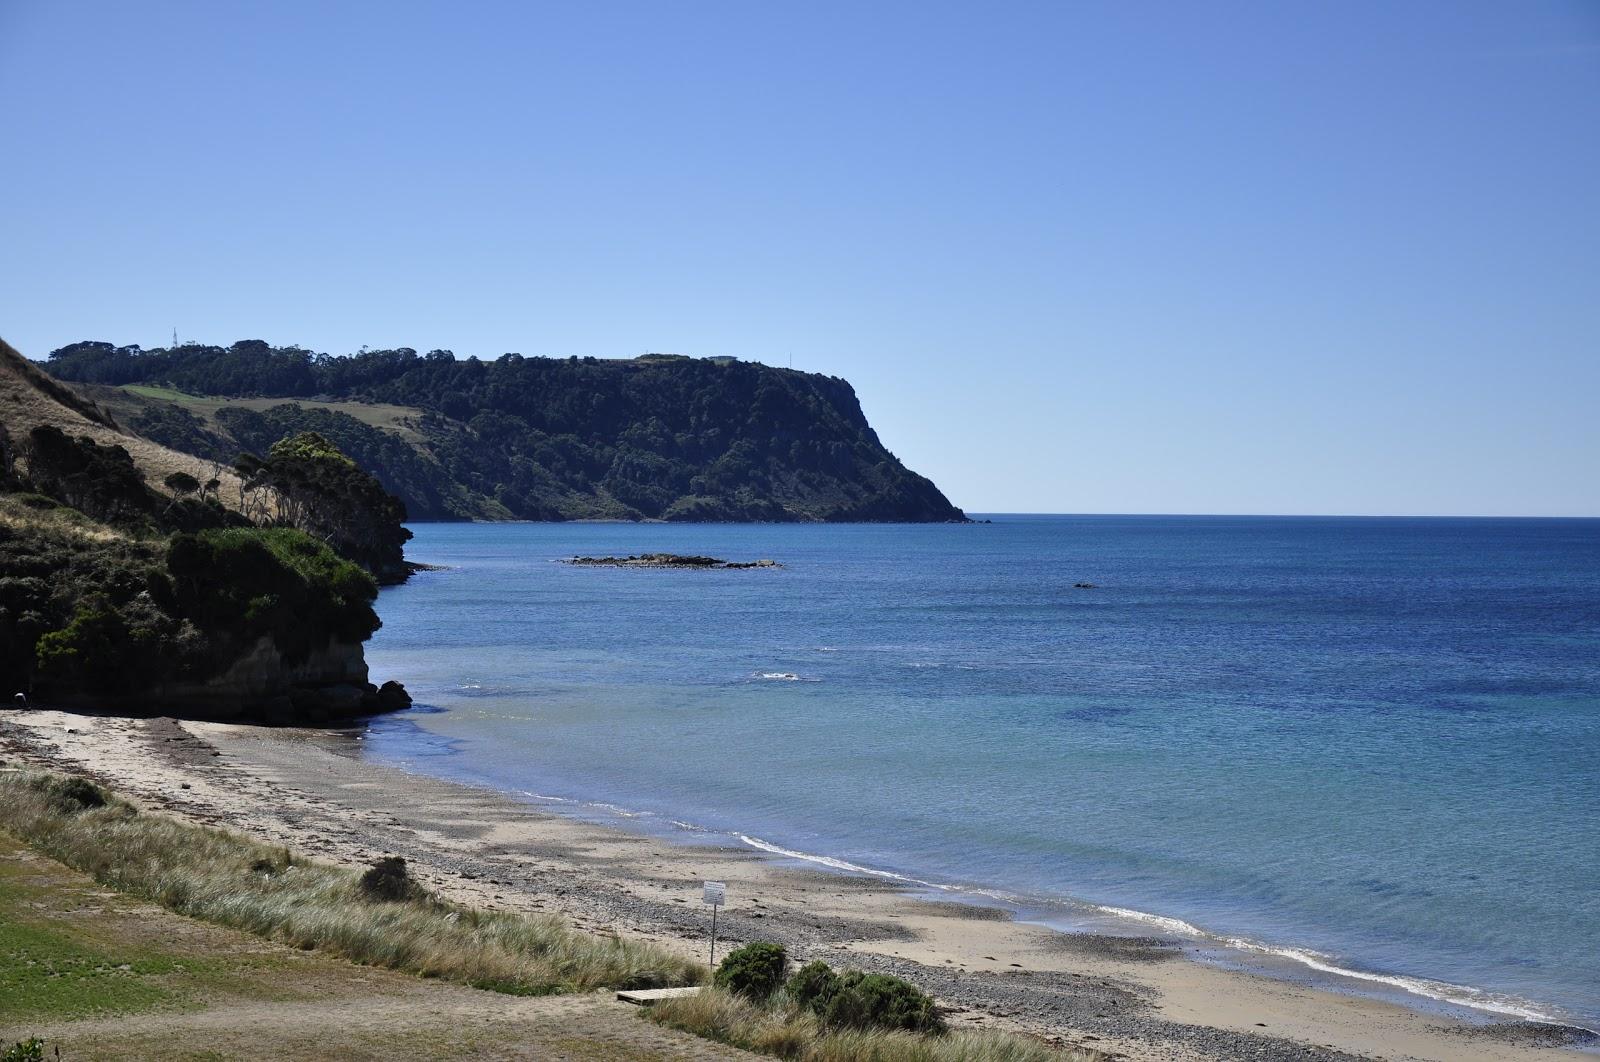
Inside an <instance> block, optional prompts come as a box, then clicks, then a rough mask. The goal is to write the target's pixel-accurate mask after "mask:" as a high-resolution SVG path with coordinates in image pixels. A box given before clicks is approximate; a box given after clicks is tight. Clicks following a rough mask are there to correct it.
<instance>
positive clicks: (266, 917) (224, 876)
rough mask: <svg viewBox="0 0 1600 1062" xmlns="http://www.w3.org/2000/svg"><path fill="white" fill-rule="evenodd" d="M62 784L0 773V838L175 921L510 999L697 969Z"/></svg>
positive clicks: (55, 778)
mask: <svg viewBox="0 0 1600 1062" xmlns="http://www.w3.org/2000/svg"><path fill="white" fill-rule="evenodd" d="M84 784H85V783H83V781H82V780H81V779H68V778H65V777H63V776H60V775H50V774H41V773H30V772H24V773H17V774H5V775H0V827H3V828H4V829H5V830H7V831H8V832H10V833H12V834H13V835H15V836H16V837H18V838H19V839H21V840H23V841H24V842H26V843H28V844H30V845H32V846H34V847H36V848H38V849H39V850H41V851H43V852H44V853H45V854H47V855H50V856H52V857H54V858H55V859H57V860H59V861H61V862H62V863H65V864H67V865H68V866H70V867H73V868H75V869H77V870H80V871H83V872H84V873H87V874H89V875H90V876H91V877H93V878H94V879H95V880H96V881H98V882H100V883H101V884H103V885H106V886H109V887H111V888H114V889H117V890H119V891H122V892H126V893H129V894H131V895H135V896H139V897H141V898H144V899H147V900H152V901H154V902H156V903H158V904H160V905H161V906H163V907H166V908H168V909H170V910H173V911H176V912H178V913H180V914H184V915H189V916H191V917H194V918H199V919H202V920H205V921H208V922H215V923H218V924H220V925H225V926H230V927H232V928H235V929H243V930H246V931H248V932H251V933H255V934H258V935H260V936H263V937H267V938H270V939H273V940H279V941H283V942H286V943H288V944H291V945H293V946H297V947H300V948H305V949H308V950H309V949H312V948H315V949H318V950H321V951H325V952H328V953H331V954H334V955H338V956H341V957H343V958H346V959H350V960H352V961H354V962H359V963H365V964H368V965H372V966H383V967H388V968H390V969H395V970H404V971H408V972H411V973H416V974H420V975H422V976H424V977H441V978H446V979H448V980H452V981H459V982H462V983H466V984H470V985H473V986H475V987H479V988H489V989H493V990H495V991H500V992H508V993H511V994H514V995H545V994H551V993H556V992H568V991H585V990H588V989H593V988H600V987H613V988H655V987H663V986H671V985H684V984H693V983H695V982H697V981H699V980H700V979H701V978H702V976H703V970H702V968H701V967H700V965H699V964H698V963H696V962H694V961H693V960H690V959H686V958H683V957H681V956H678V955H674V954H672V953H671V952H669V951H667V950H666V949H664V948H661V947H659V946H657V945H654V944H649V943H645V942H641V941H632V940H625V939H622V938H620V937H614V936H597V935H592V934H588V933H582V932H578V931H576V930H574V929H572V928H570V927H569V926H567V925H566V924H565V923H564V922H563V921H562V920H561V919H559V918H556V917H552V916H529V915H521V914H513V913H509V912H496V911H489V912H485V911H479V910H474V909H471V908H465V907H459V906H456V905H454V904H448V903H444V902H442V901H440V900H438V899H436V898H433V897H431V896H427V895H426V894H421V895H418V896H417V898H415V899H410V900H405V901H400V902H375V901H372V900H369V899H366V898H364V897H363V896H362V894H361V892H360V891H359V890H358V888H357V885H356V882H357V879H358V878H359V874H357V873H356V872H355V871H351V870H345V869H342V868H339V867H334V866H329V865H327V864H324V863H317V862H312V861H310V860H306V859H303V858H300V857H298V856H296V855H294V854H293V853H291V852H290V851H288V850H287V849H283V848H272V847H269V846H267V845H262V844H258V843H256V842H254V841H251V840H248V839H246V838H243V837H240V836H238V835H236V834H232V833H228V832H226V831H223V830H215V829H209V828H206V827H200V826H191V825H189V824H187V823H181V822H178V821H176V820H174V819H170V818H167V817H165V816H162V815H154V814H141V813H140V812H138V811H137V810H136V809H135V808H134V807H132V806H131V805H129V804H127V803H125V802H123V801H121V800H118V799H116V798H115V797H111V796H109V795H108V794H107V795H106V798H107V799H106V803H105V805H104V806H101V807H83V806H82V805H81V803H78V802H75V801H74V800H73V798H72V796H71V792H72V790H71V788H70V787H72V786H77V787H78V789H79V791H80V792H81V791H82V787H83V786H84Z"/></svg>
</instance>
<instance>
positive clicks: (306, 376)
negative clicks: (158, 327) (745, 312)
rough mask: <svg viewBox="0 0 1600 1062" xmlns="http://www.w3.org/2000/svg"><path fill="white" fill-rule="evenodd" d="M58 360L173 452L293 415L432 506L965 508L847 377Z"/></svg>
mask: <svg viewBox="0 0 1600 1062" xmlns="http://www.w3.org/2000/svg"><path fill="white" fill-rule="evenodd" d="M49 370H50V372H51V373H53V374H54V375H56V376H58V377H59V378H61V379H64V380H70V381H73V382H75V383H80V384H86V385H95V384H97V385H102V386H104V387H115V388H122V389H123V394H124V395H126V398H125V399H119V400H118V401H131V400H134V399H137V400H138V401H140V402H144V403H149V404H151V405H149V406H147V407H146V409H145V410H144V411H143V412H142V413H140V414H139V415H138V417H137V419H136V423H137V425H138V427H139V430H140V431H142V432H144V433H145V434H147V435H151V436H152V437H157V438H162V439H164V440H166V441H168V442H169V443H171V444H173V445H179V446H185V447H187V448H191V449H197V448H198V449H201V450H204V451H205V452H211V453H217V452H221V450H225V449H227V448H228V447H231V446H234V445H240V444H243V443H245V442H247V441H251V442H254V443H256V444H259V442H260V441H261V439H262V438H264V437H265V436H264V435H261V434H260V433H262V432H263V431H271V430H277V428H278V426H279V425H278V424H277V423H274V421H277V422H282V423H283V424H285V425H289V424H291V423H292V424H293V426H294V427H295V428H296V430H307V428H310V429H311V430H317V431H319V432H321V433H322V434H324V435H327V436H328V437H329V438H331V439H334V441H336V442H338V443H339V444H340V446H341V447H342V448H344V449H346V451H347V452H350V453H351V454H352V456H355V457H356V458H357V459H358V460H361V461H363V463H364V464H367V465H369V467H370V468H371V469H372V471H373V472H374V473H375V474H376V475H377V476H378V478H379V479H380V480H381V481H383V482H384V484H385V486H386V487H387V488H388V489H390V490H391V491H394V492H395V493H397V494H399V495H400V496H401V497H402V498H403V499H404V500H405V501H406V503H407V506H408V508H409V509H411V510H412V515H413V517H418V516H422V517H435V518H437V517H441V516H444V517H448V516H455V517H478V516H484V515H490V516H493V515H501V514H505V515H510V516H514V517H520V518H525V519H542V520H562V519H619V520H681V521H757V520H759V521H917V522H926V521H948V520H961V519H964V516H963V514H962V513H961V511H960V510H959V509H957V508H956V507H955V506H954V505H952V504H951V503H950V501H949V500H948V499H947V498H945V496H944V495H943V494H942V493H940V491H939V489H938V488H937V487H936V486H934V484H933V483H931V482H930V481H929V480H927V479H926V478H924V477H922V476H919V475H917V474H916V473H914V472H912V471H910V470H909V469H907V468H906V467H905V466H904V465H903V464H901V462H900V461H899V460H898V459H897V458H896V457H895V456H894V455H893V454H892V453H890V452H889V451H888V449H886V448H885V447H884V445H883V443H882V442H881V441H880V440H879V439H878V436H877V434H876V433H875V432H874V431H873V430H872V427H871V425H870V424H868V422H867V419H866V416H865V415H864V414H863V412H862V410H861V406H860V403H859V402H858V401H857V399H856V395H855V392H854V391H853V390H852V389H851V387H850V385H849V384H848V383H846V382H845V381H844V380H841V379H838V378H837V377H828V376H820V375H817V374H813V373H804V372H795V371H793V370H789V369H778V368H773V367H770V366H766V365H760V364H755V363H750V362H741V361H738V360H736V359H732V358H719V359H695V358H687V357H679V356H665V355H653V356H649V357H644V358H637V359H632V360H615V361H607V360H599V359H595V358H576V357H573V358H564V359H556V358H525V357H522V356H521V355H518V354H507V355H504V356H502V357H500V358H499V359H497V360H495V361H492V362H484V361H480V360H478V359H476V358H467V359H464V360H463V359H458V358H456V357H455V356H454V355H453V354H451V353H449V352H448V351H432V352H430V353H428V354H426V355H419V354H417V352H416V351H414V350H411V349H408V348H402V349H398V350H380V351H363V352H361V353H360V354H356V355H352V356H350V357H330V356H328V355H322V354H312V353H311V352H309V351H306V350H301V349H299V348H288V347H272V346H269V345H268V344H266V343H263V342H260V341H257V340H247V341H242V342H239V343H235V344H233V345H232V346H230V347H214V346H202V345H198V344H195V345H187V346H180V347H176V348H172V349H155V350H148V351H147V350H142V349H140V348H138V347H115V346H113V345H111V344H109V343H77V344H73V345H71V346H68V347H63V348H61V349H60V350H57V351H55V352H53V353H52V355H51V358H50V362H49ZM96 393H97V394H102V395H103V394H105V393H106V392H96ZM275 399H281V400H283V402H279V403H274V401H273V400H275ZM289 400H293V401H294V402H296V403H299V405H298V408H297V409H295V410H293V411H288V410H286V409H285V404H286V403H287V402H288V401H289ZM158 406H159V407H160V408H157V407H158ZM252 418H254V419H252ZM311 418H321V421H320V423H321V426H317V425H312V424H310V423H309V420H310V419H311ZM252 433H256V436H255V437H254V438H251V436H252ZM339 433H342V434H339ZM384 439H398V440H400V441H402V442H404V443H406V444H407V450H406V451H405V452H404V453H402V451H399V450H397V449H395V448H394V447H392V446H385V445H384V443H383V440H384ZM358 440H360V445H361V446H363V447H364V449H365V453H362V452H357V450H356V449H355V447H356V446H357V445H358ZM219 447H220V448H221V449H220V450H219ZM491 507H493V508H491Z"/></svg>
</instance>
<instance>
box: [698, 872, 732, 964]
mask: <svg viewBox="0 0 1600 1062" xmlns="http://www.w3.org/2000/svg"><path fill="white" fill-rule="evenodd" d="M701 902H702V903H708V904H710V905H711V965H712V966H716V965H717V908H719V907H721V906H722V905H723V904H725V903H727V902H728V885H727V883H726V882H722V881H708V882H706V887H705V893H704V895H703V896H702V897H701Z"/></svg>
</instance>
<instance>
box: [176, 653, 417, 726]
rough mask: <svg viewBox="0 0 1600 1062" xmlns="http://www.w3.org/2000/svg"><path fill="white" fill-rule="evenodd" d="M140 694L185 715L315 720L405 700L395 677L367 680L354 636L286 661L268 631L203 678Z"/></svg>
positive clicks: (368, 711)
mask: <svg viewBox="0 0 1600 1062" xmlns="http://www.w3.org/2000/svg"><path fill="white" fill-rule="evenodd" d="M145 699H146V700H147V701H148V703H149V704H150V705H152V706H153V707H156V708H161V707H163V706H171V708H173V709H174V710H177V711H181V712H183V713H184V714H189V715H205V716H207V717H208V718H213V719H224V720H226V719H237V718H250V719H253V720H265V721H268V722H276V723H289V722H296V721H304V722H310V723H321V722H327V721H329V720H332V719H341V718H349V717H351V716H357V715H370V714H372V713H374V712H380V711H388V710H391V709H395V708H404V707H406V706H407V705H409V704H410V703H411V701H410V698H409V697H407V696H406V695H405V693H404V692H403V691H402V690H401V689H400V688H399V686H398V685H397V684H396V683H393V682H390V683H385V684H384V686H383V688H382V689H380V688H379V687H377V686H374V685H372V684H371V683H370V682H368V681H367V661H366V658H365V656H364V655H363V653H362V650H361V643H359V642H340V641H336V640H333V639H330V640H329V641H328V644H327V645H326V646H324V647H322V648H321V649H318V650H315V651H313V652H312V653H311V655H310V656H308V657H306V658H305V659H304V660H301V661H299V662H295V663H291V662H290V661H289V660H288V659H286V658H285V657H284V654H283V653H282V652H281V651H280V650H279V649H278V648H277V646H276V645H275V644H274V643H273V640H272V638H270V637H262V638H260V639H258V640H257V641H256V642H255V644H254V645H252V646H250V648H249V649H247V650H246V651H245V652H244V653H243V654H241V655H240V656H239V657H238V658H237V659H235V660H234V662H233V663H232V665H230V666H229V667H228V669H227V670H226V671H224V672H222V673H221V674H219V675H215V676H213V677H211V678H209V679H206V680H205V681H203V682H188V683H181V682H175V683H167V684H164V685H161V686H158V687H157V688H155V689H154V690H152V691H151V692H150V693H149V694H148V695H147V696H146V698H145Z"/></svg>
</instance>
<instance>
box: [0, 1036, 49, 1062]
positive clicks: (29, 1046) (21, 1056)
mask: <svg viewBox="0 0 1600 1062" xmlns="http://www.w3.org/2000/svg"><path fill="white" fill-rule="evenodd" d="M0 1062H44V1041H43V1040H41V1039H39V1038H38V1037H37V1036H35V1037H33V1038H32V1039H31V1040H18V1041H17V1042H16V1043H14V1044H12V1045H11V1046H10V1047H8V1048H6V1049H5V1052H4V1053H3V1054H0Z"/></svg>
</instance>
